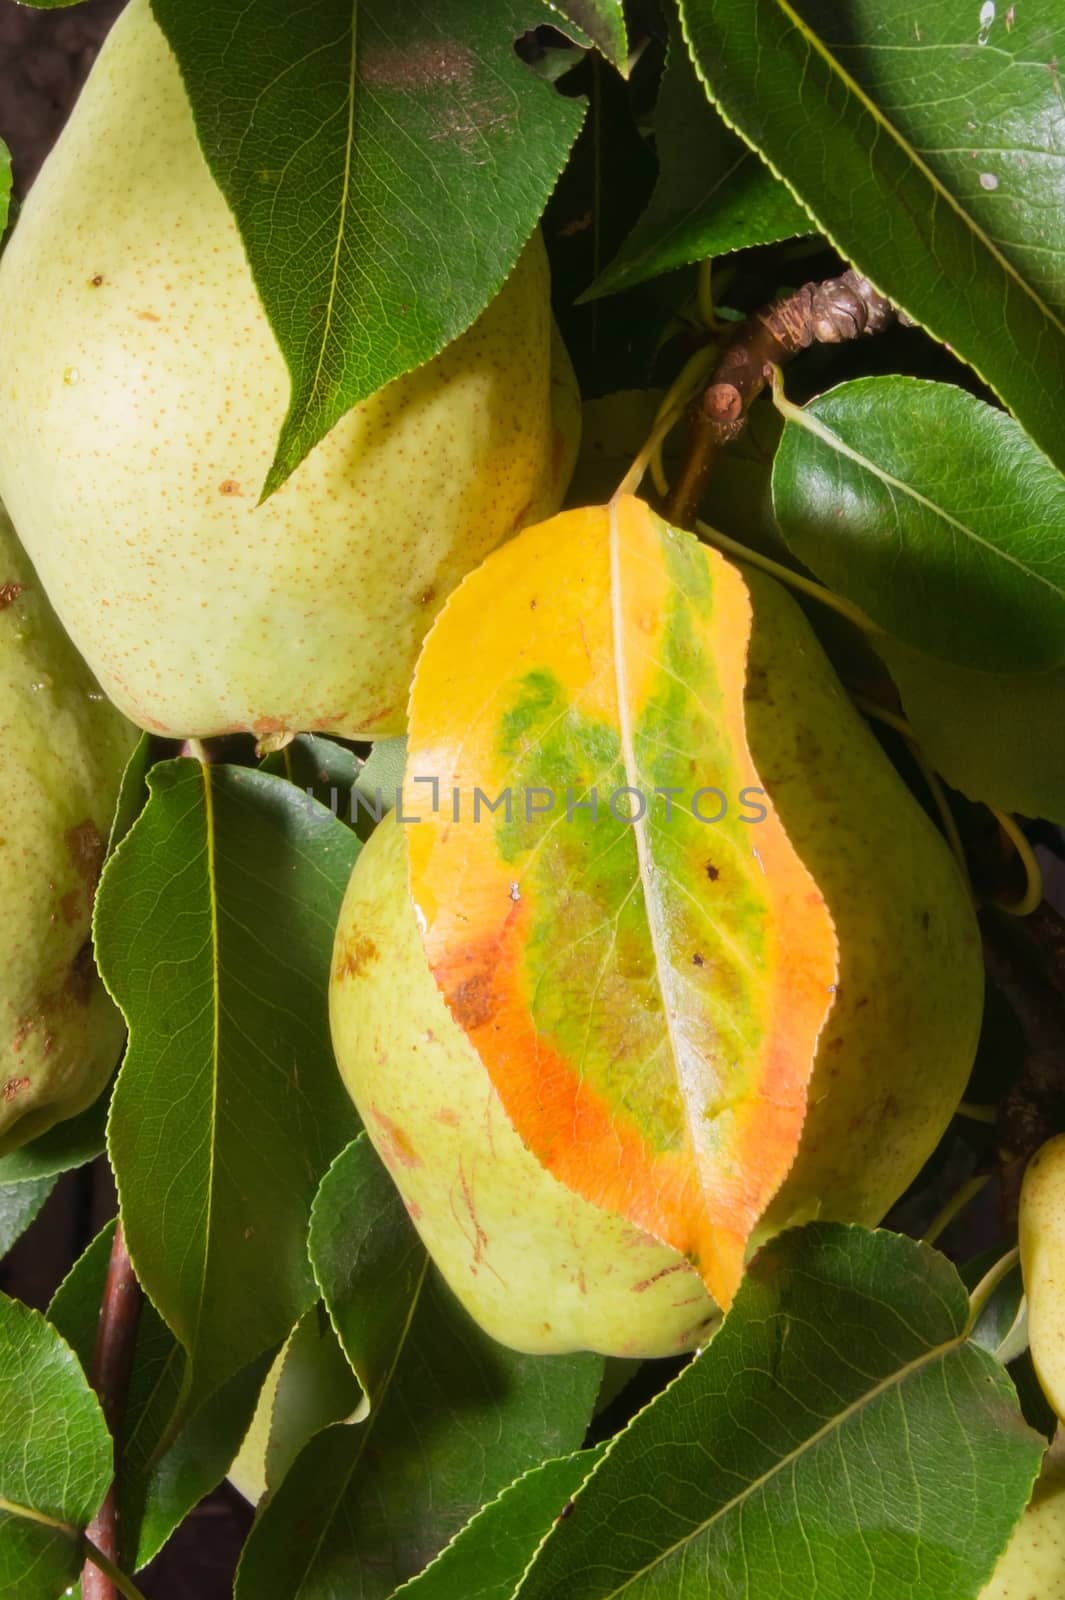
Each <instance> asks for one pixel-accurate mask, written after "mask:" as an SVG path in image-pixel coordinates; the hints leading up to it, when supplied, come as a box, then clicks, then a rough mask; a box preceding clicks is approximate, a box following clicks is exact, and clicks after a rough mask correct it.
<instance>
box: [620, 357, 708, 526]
mask: <svg viewBox="0 0 1065 1600" xmlns="http://www.w3.org/2000/svg"><path fill="white" fill-rule="evenodd" d="M716 354H717V347H716V345H713V344H706V345H702V346H701V347H700V348H699V349H698V350H696V351H695V353H694V355H691V356H689V357H688V359H687V361H686V362H685V363H684V365H683V367H681V369H680V371H679V372H678V374H677V376H676V377H675V378H674V380H673V382H672V383H671V384H670V386H669V388H668V389H667V390H666V393H665V395H664V396H663V398H662V403H661V405H660V406H659V408H658V411H657V413H656V414H655V420H654V424H653V426H652V428H651V432H650V435H649V436H648V438H647V440H646V441H645V443H644V445H643V447H642V449H641V450H640V452H639V454H638V455H637V457H636V459H635V460H634V461H633V463H632V466H631V467H630V468H629V470H628V472H626V474H625V476H624V477H623V478H622V480H621V482H620V483H619V484H618V486H617V488H616V489H615V491H614V495H613V497H612V498H614V499H616V498H617V497H618V496H619V495H623V494H635V493H636V491H637V490H638V489H639V487H640V484H641V483H642V482H643V478H644V474H645V472H646V471H647V469H648V467H649V466H651V465H652V463H654V462H655V461H657V471H656V480H657V479H658V476H659V474H661V471H662V463H661V456H660V451H661V448H662V445H663V443H664V442H665V440H666V438H667V437H668V435H669V434H670V433H671V432H672V431H673V429H674V428H675V427H676V425H677V423H678V422H679V421H680V419H681V417H682V416H683V415H684V408H685V406H686V405H687V404H688V402H689V401H690V400H691V398H692V396H693V395H694V394H696V393H697V392H698V390H699V388H700V386H701V385H702V384H703V383H704V382H705V380H706V376H707V373H708V372H709V371H710V368H711V366H712V365H713V362H714V359H715V357H716Z"/></svg>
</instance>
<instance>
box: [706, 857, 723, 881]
mask: <svg viewBox="0 0 1065 1600" xmlns="http://www.w3.org/2000/svg"><path fill="white" fill-rule="evenodd" d="M706 876H707V877H708V878H709V879H710V882H711V883H716V882H717V880H718V878H720V876H721V869H720V867H715V866H714V863H713V862H712V861H708V862H707V863H706Z"/></svg>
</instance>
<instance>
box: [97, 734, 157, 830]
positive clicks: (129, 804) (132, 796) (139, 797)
mask: <svg viewBox="0 0 1065 1600" xmlns="http://www.w3.org/2000/svg"><path fill="white" fill-rule="evenodd" d="M153 760H154V741H153V739H152V736H151V734H150V733H142V734H141V736H140V738H139V739H138V740H137V743H136V745H135V746H134V750H133V754H132V755H131V756H130V758H129V760H128V761H127V762H126V770H125V772H123V774H122V783H121V786H120V788H119V791H118V800H117V802H116V804H115V814H114V817H113V818H112V821H111V833H110V837H109V838H108V841H107V854H108V855H109V856H110V855H113V854H114V852H115V851H116V850H117V849H118V847H119V845H120V844H121V843H122V841H123V839H124V838H125V837H126V834H127V833H128V832H129V830H130V829H131V828H132V826H133V824H134V823H135V822H136V820H137V818H138V817H139V816H140V814H141V812H142V811H143V810H144V807H145V806H146V805H147V803H148V769H149V768H150V767H151V765H152V761H153Z"/></svg>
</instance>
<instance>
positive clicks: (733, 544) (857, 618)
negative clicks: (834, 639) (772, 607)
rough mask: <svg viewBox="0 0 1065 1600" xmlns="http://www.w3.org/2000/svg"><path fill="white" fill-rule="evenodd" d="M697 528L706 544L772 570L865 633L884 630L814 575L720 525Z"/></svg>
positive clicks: (752, 564)
mask: <svg viewBox="0 0 1065 1600" xmlns="http://www.w3.org/2000/svg"><path fill="white" fill-rule="evenodd" d="M695 531H696V533H697V534H698V535H699V537H700V538H701V539H705V540H706V542H707V544H712V545H713V546H714V547H715V549H718V550H722V551H724V553H725V554H726V555H730V556H732V558H733V559H734V560H735V561H746V562H747V564H748V565H749V566H752V567H760V568H761V569H762V571H763V572H768V573H770V574H771V575H772V576H773V577H774V578H776V579H777V580H778V582H780V583H783V584H787V586H788V587H789V588H791V589H797V590H798V591H799V592H800V593H801V594H806V595H809V596H810V598H811V599H812V600H816V601H818V603H819V604H820V605H823V606H830V607H831V609H832V610H833V611H836V612H838V613H839V615H840V616H841V617H846V619H847V621H848V622H853V624H854V626H855V627H856V628H860V629H861V630H862V632H863V633H867V634H870V635H875V634H878V633H881V632H882V631H883V630H882V629H881V628H879V627H878V626H877V624H876V623H875V622H874V621H873V620H872V618H871V617H867V616H866V614H865V612H864V611H860V610H859V609H858V607H857V606H856V605H852V604H851V602H850V601H849V600H845V599H844V598H843V596H842V595H839V594H836V593H834V591H833V590H831V589H826V588H825V586H824V584H823V583H817V582H815V581H814V579H813V578H805V577H803V575H802V573H801V572H793V571H792V570H791V568H790V567H785V566H782V565H781V563H780V562H779V561H774V560H773V558H772V556H764V555H762V554H761V552H760V551H758V550H751V549H749V548H748V547H747V545H745V544H739V543H737V541H736V540H735V539H730V538H729V536H728V534H727V533H721V532H720V531H719V530H718V529H717V528H712V527H711V526H710V524H709V523H708V522H700V521H697V522H696V524H695Z"/></svg>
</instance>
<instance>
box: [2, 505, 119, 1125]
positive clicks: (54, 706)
mask: <svg viewBox="0 0 1065 1600" xmlns="http://www.w3.org/2000/svg"><path fill="white" fill-rule="evenodd" d="M135 740H136V731H135V729H133V728H132V727H131V726H130V724H129V723H128V722H127V721H126V720H125V718H124V717H122V716H120V715H119V713H118V712H117V711H116V710H115V709H114V707H113V706H111V705H109V704H108V703H107V701H106V700H105V699H104V696H103V695H102V694H101V692H100V689H99V687H98V686H97V684H96V683H95V681H94V680H93V678H92V676H91V674H90V673H89V671H88V669H87V668H86V666H85V664H84V662H82V661H81V659H80V658H79V656H78V655H77V653H76V652H75V650H74V649H73V647H72V645H71V644H70V641H69V640H68V639H67V638H66V636H65V635H64V633H63V631H62V629H61V628H60V626H59V624H58V622H57V621H56V619H55V616H54V614H53V613H52V610H51V608H50V607H49V605H48V602H47V601H46V600H45V598H44V595H43V593H42V592H41V588H40V585H39V583H38V582H37V579H36V576H35V575H34V572H33V569H32V567H31V566H30V563H29V561H28V560H27V559H26V556H25V554H24V552H23V551H22V550H21V549H20V547H19V544H18V541H17V540H16V538H15V535H14V532H13V530H12V528H11V524H10V522H9V521H8V520H7V517H6V516H5V515H4V514H3V512H2V511H0V741H2V745H3V752H4V754H3V760H2V761H0V816H2V818H3V822H2V824H0V828H2V831H0V1053H2V1055H3V1058H4V1065H3V1068H2V1069H0V1155H6V1154H7V1153H8V1152H9V1151H10V1150H13V1149H15V1148H16V1147H17V1146H19V1145H21V1144H24V1143H25V1142H26V1141H27V1140H28V1139H32V1138H35V1137H36V1136H37V1134H40V1133H44V1132H45V1131H46V1130H47V1129H48V1128H50V1127H51V1126H52V1125H53V1123H56V1122H59V1121H61V1120H62V1119H63V1118H64V1117H69V1116H73V1115H74V1113H75V1112H77V1111H81V1110H83V1109H84V1107H85V1106H87V1105H89V1104H90V1103H91V1102H92V1101H93V1100H94V1099H95V1098H96V1096H97V1095H98V1094H99V1093H100V1091H101V1089H102V1088H103V1087H104V1084H105V1083H106V1082H107V1079H108V1077H109V1076H110V1073H111V1070H112V1068H113V1067H114V1065H115V1062H116V1061H117V1059H118V1055H119V1051H120V1050H121V1048H122V1038H123V1024H122V1018H121V1016H120V1015H119V1013H118V1011H117V1010H116V1008H115V1007H114V1006H113V1005H112V1003H111V1001H110V999H109V998H108V996H107V994H106V992H105V990H104V987H103V985H102V984H101V982H100V980H99V978H98V977H97V974H96V969H95V967H94V965H93V958H92V943H91V939H90V923H91V918H92V906H93V894H94V891H95V887H96V879H97V875H98V873H99V870H100V866H101V863H102V861H103V853H104V844H105V841H106V838H107V833H108V829H109V827H110V824H111V816H112V813H113V811H114V807H115V801H116V799H117V796H118V790H119V784H120V781H121V778H122V771H123V768H124V766H125V763H126V761H127V759H128V757H129V754H130V752H131V750H132V748H133V744H134V742H135Z"/></svg>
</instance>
